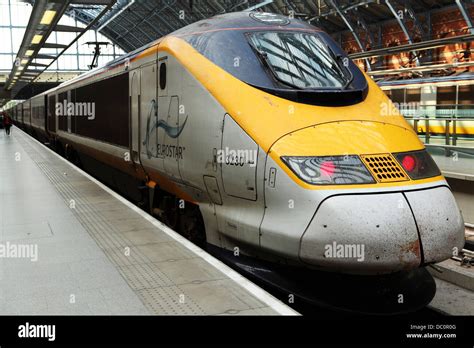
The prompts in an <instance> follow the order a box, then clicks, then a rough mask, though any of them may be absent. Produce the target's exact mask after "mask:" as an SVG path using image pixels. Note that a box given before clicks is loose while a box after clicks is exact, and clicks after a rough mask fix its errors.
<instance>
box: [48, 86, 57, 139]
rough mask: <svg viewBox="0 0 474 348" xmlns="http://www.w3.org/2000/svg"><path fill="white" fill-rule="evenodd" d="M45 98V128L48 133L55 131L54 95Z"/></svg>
mask: <svg viewBox="0 0 474 348" xmlns="http://www.w3.org/2000/svg"><path fill="white" fill-rule="evenodd" d="M46 98H47V118H46V124H47V130H48V133H50V134H51V133H56V96H55V95H54V94H53V95H50V96H49V97H46Z"/></svg>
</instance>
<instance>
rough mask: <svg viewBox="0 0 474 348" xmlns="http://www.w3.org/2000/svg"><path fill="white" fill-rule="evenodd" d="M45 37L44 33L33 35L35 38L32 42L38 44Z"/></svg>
mask: <svg viewBox="0 0 474 348" xmlns="http://www.w3.org/2000/svg"><path fill="white" fill-rule="evenodd" d="M42 38H43V35H40V34H36V35H35V36H33V39H32V40H31V43H32V44H33V45H37V44H39V43H40V42H41V39H42Z"/></svg>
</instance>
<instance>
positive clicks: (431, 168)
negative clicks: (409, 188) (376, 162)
mask: <svg viewBox="0 0 474 348" xmlns="http://www.w3.org/2000/svg"><path fill="white" fill-rule="evenodd" d="M394 155H395V158H396V159H397V161H398V162H399V163H400V164H401V165H402V167H403V169H404V170H405V171H406V172H407V174H408V175H409V176H410V178H411V179H413V180H416V179H425V178H432V177H435V176H439V175H441V172H440V171H439V168H438V166H437V165H436V163H435V162H434V161H433V158H431V156H430V155H429V153H428V152H426V150H419V151H411V152H402V153H397V154H394Z"/></svg>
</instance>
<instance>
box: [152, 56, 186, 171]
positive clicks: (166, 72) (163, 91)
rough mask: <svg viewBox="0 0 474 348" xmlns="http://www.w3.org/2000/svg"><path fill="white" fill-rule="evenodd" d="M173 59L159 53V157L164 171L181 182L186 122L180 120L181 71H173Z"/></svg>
mask: <svg viewBox="0 0 474 348" xmlns="http://www.w3.org/2000/svg"><path fill="white" fill-rule="evenodd" d="M171 60H172V58H171V57H168V56H167V54H166V53H165V52H159V53H158V64H159V68H158V69H159V89H158V122H159V124H158V146H157V147H158V155H159V156H160V157H161V158H163V165H164V171H165V173H167V174H168V175H169V176H170V177H172V178H173V179H176V180H181V173H180V171H179V162H180V160H181V159H182V156H183V153H182V148H181V147H180V146H179V135H180V134H181V131H182V129H183V128H184V124H185V122H186V120H180V103H179V96H178V89H179V84H180V82H181V79H180V76H179V69H173V68H172V65H173V62H171Z"/></svg>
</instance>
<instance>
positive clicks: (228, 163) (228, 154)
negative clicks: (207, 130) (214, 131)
mask: <svg viewBox="0 0 474 348" xmlns="http://www.w3.org/2000/svg"><path fill="white" fill-rule="evenodd" d="M222 153H223V155H224V156H223V159H222V162H223V163H222V181H223V183H224V191H225V193H227V194H228V195H229V196H234V197H239V198H244V199H248V200H252V201H255V200H256V198H257V189H256V187H257V185H256V175H257V155H258V146H257V144H256V143H255V142H254V141H253V139H252V138H251V137H249V136H248V135H247V133H245V132H244V131H243V130H242V128H241V127H240V126H239V125H238V124H237V123H236V122H235V121H234V120H233V119H232V117H230V116H229V115H226V116H225V119H224V129H223V133H222Z"/></svg>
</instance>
